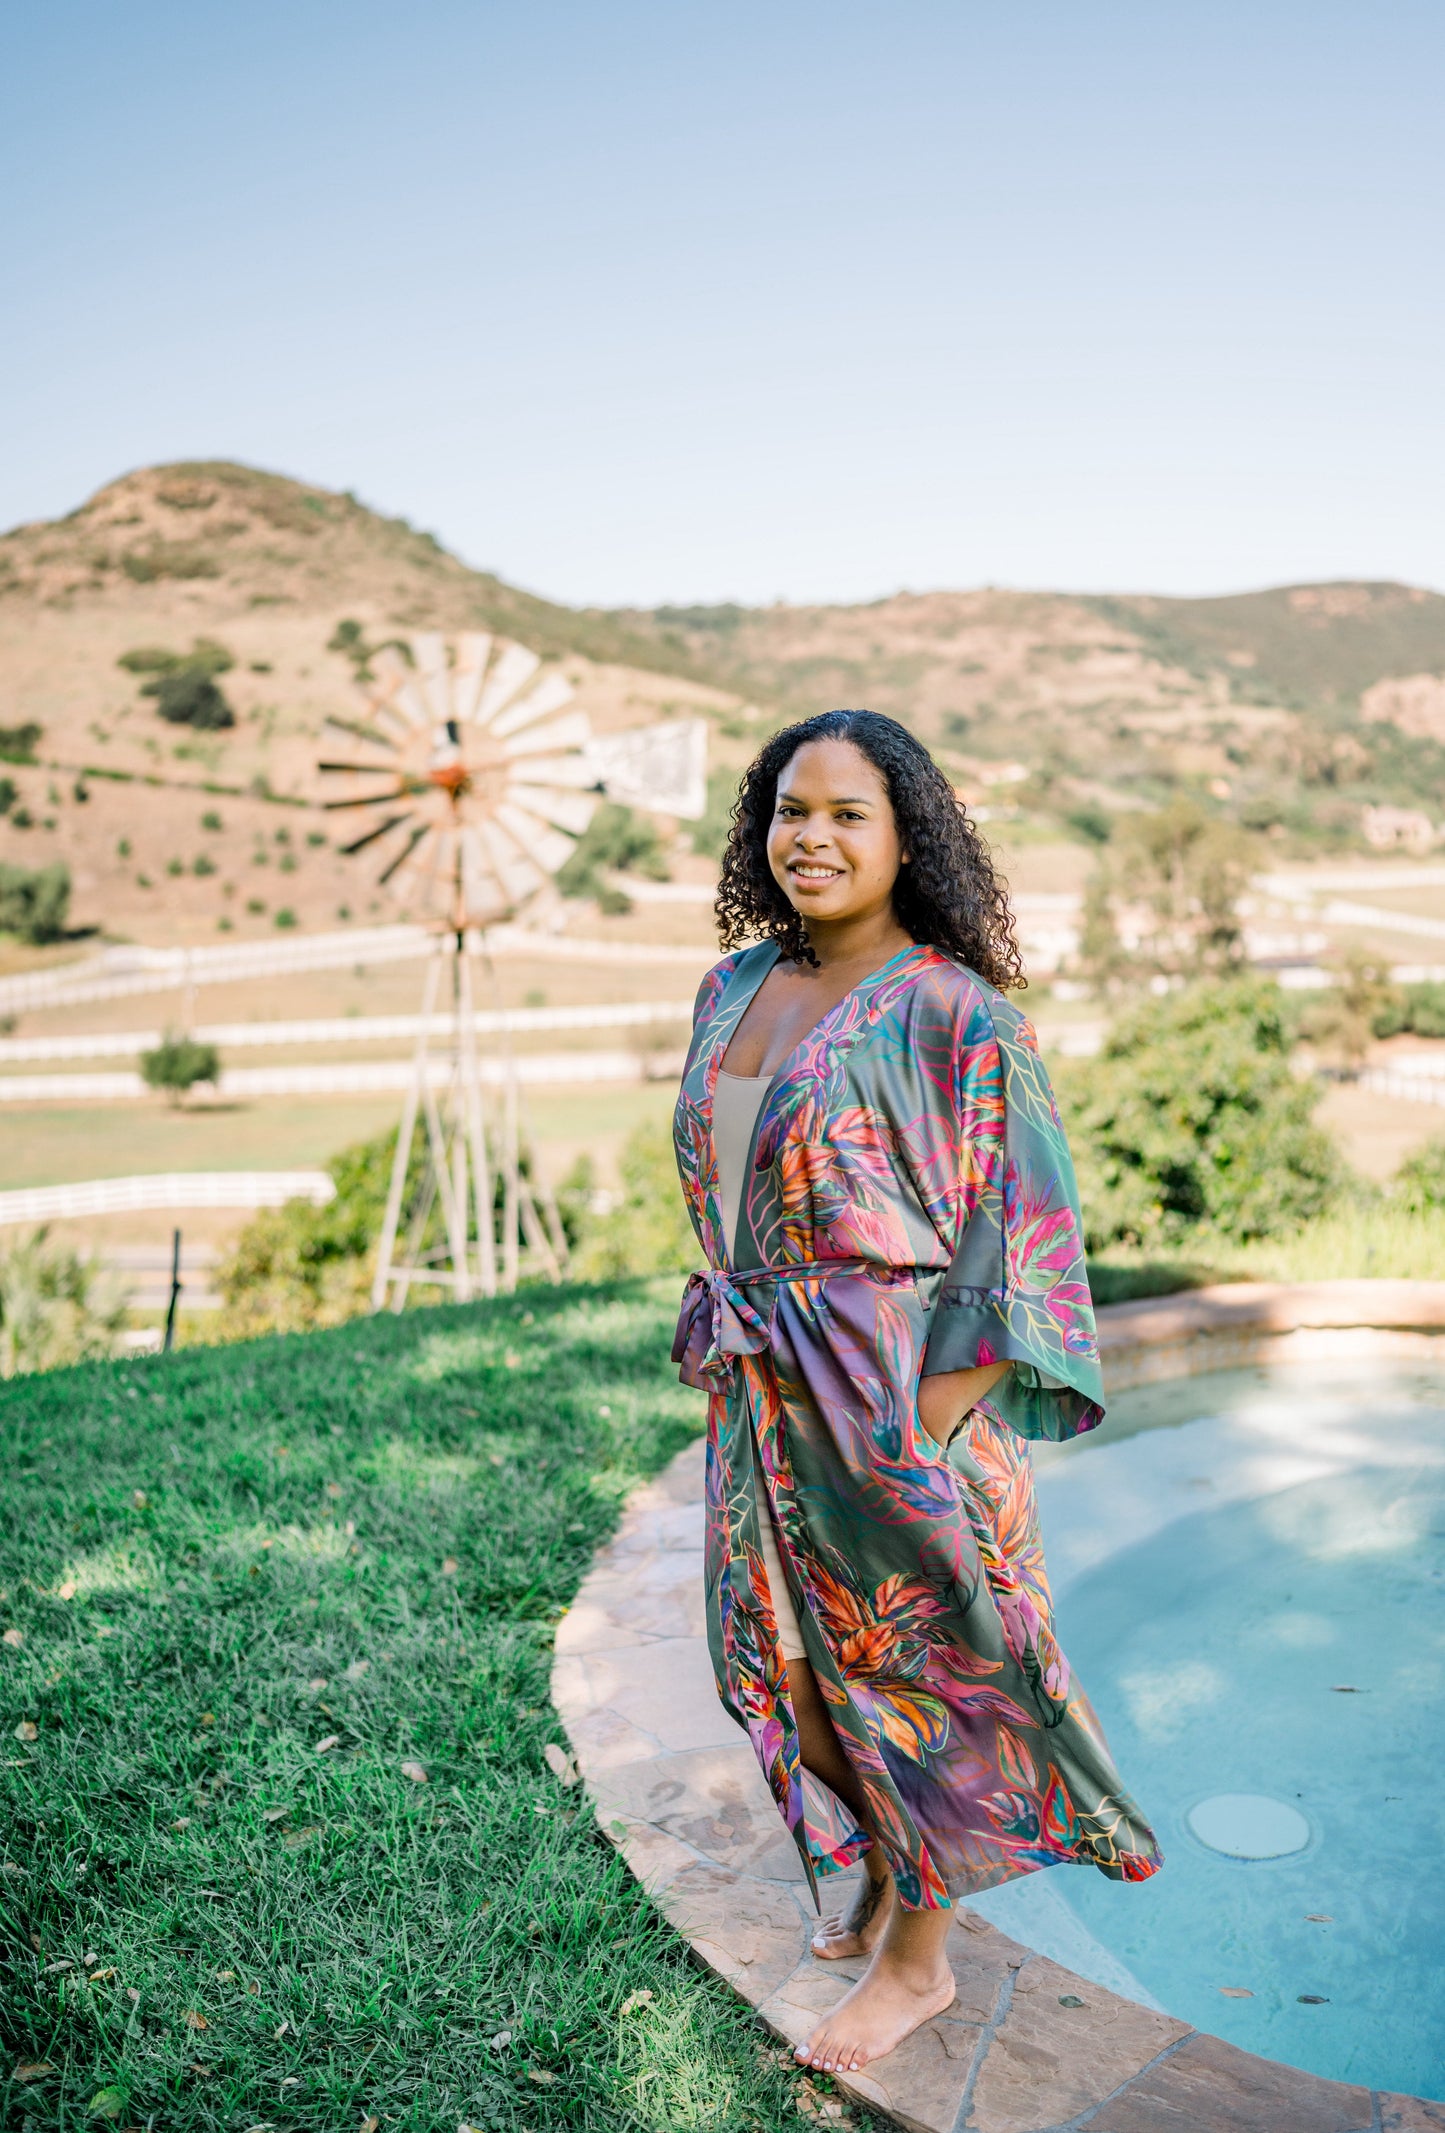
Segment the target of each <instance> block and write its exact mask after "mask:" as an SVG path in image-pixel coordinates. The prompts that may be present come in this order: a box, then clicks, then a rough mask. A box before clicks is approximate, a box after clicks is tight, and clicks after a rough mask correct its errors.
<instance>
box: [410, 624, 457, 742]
mask: <svg viewBox="0 0 1445 2133" xmlns="http://www.w3.org/2000/svg"><path fill="white" fill-rule="evenodd" d="M411 655H412V658H413V659H414V660H415V661H416V673H417V686H418V687H419V689H420V691H421V697H422V702H423V703H424V704H425V705H426V707H427V711H428V712H429V714H430V716H431V720H432V723H433V724H434V725H437V726H442V725H445V723H446V721H447V720H448V719H449V718H450V717H451V715H452V675H451V668H450V666H449V665H448V664H447V641H446V638H445V637H444V636H443V635H442V633H441V631H440V630H416V631H414V632H413V633H412V639H411Z"/></svg>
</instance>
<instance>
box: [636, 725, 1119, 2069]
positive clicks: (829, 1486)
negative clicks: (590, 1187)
mask: <svg viewBox="0 0 1445 2133" xmlns="http://www.w3.org/2000/svg"><path fill="white" fill-rule="evenodd" d="M717 909H718V917H719V923H720V930H721V934H722V941H723V945H724V947H725V948H726V947H733V946H734V944H735V943H737V942H739V941H741V940H745V939H749V938H753V939H754V940H756V937H757V936H759V935H761V936H762V938H761V940H760V941H757V944H756V945H754V946H753V947H750V948H745V949H743V950H741V951H740V952H735V953H732V954H729V955H725V956H724V958H723V960H722V961H721V962H720V963H719V964H718V965H717V966H716V968H715V969H714V970H712V971H711V972H710V974H709V975H708V977H707V978H706V979H705V980H704V982H703V985H702V989H701V991H700V993H699V995H698V1001H697V1010H696V1016H695V1023H694V1030H693V1039H692V1045H691V1049H690V1051H689V1054H688V1061H687V1066H686V1069H685V1071H684V1075H683V1082H682V1092H681V1095H680V1098H679V1101H678V1107H677V1114H676V1120H675V1134H676V1143H677V1154H678V1165H679V1168H680V1170H681V1173H682V1181H683V1189H684V1191H685V1193H686V1196H687V1200H688V1205H689V1208H690V1211H691V1214H692V1219H693V1223H694V1225H695V1227H696V1229H697V1232H698V1236H699V1238H700V1240H701V1242H702V1245H703V1248H704V1250H705V1252H706V1254H707V1259H708V1264H709V1269H710V1271H709V1272H708V1273H707V1274H706V1275H703V1274H695V1275H693V1276H692V1278H691V1280H690V1281H689V1283H688V1288H687V1293H686V1295H685V1296H684V1299H683V1311H682V1317H681V1319H680V1321H679V1325H678V1337H677V1342H676V1345H675V1347H674V1351H673V1352H674V1356H675V1358H676V1360H677V1361H679V1362H680V1363H681V1364H682V1372H681V1375H682V1377H683V1379H684V1381H685V1382H686V1383H688V1384H691V1385H701V1386H705V1387H707V1388H708V1390H709V1391H710V1393H711V1398H710V1401H709V1413H708V1464H707V1476H708V1479H707V1503H708V1541H707V1573H706V1575H707V1609H708V1636H709V1644H710V1647H711V1650H712V1656H713V1663H714V1666H715V1668H716V1671H717V1679H718V1688H719V1693H720V1694H721V1696H722V1699H723V1702H724V1704H725V1705H726V1707H727V1708H728V1710H729V1711H730V1712H731V1713H732V1715H733V1716H734V1717H735V1718H736V1719H737V1720H738V1723H739V1724H740V1725H742V1726H744V1727H745V1728H746V1729H747V1731H748V1733H749V1735H750V1736H751V1738H752V1742H753V1746H754V1748H755V1750H756V1751H757V1755H758V1760H759V1762H760V1763H761V1764H762V1767H763V1771H764V1774H765V1775H766V1777H767V1780H768V1783H769V1786H770V1787H771V1789H772V1793H773V1797H774V1799H775V1800H776V1802H777V1805H778V1808H779V1810H780V1811H781V1813H782V1815H783V1817H784V1819H785V1820H786V1822H787V1824H788V1826H789V1828H790V1829H791V1830H792V1832H793V1834H794V1837H795V1838H796V1840H797V1843H798V1847H799V1850H800V1852H801V1853H802V1857H803V1862H804V1866H805V1868H806V1870H807V1873H808V1876H809V1881H810V1883H811V1884H812V1886H813V1889H814V1894H815V1897H816V1892H817V1884H816V1879H815V1877H816V1876H817V1875H819V1874H826V1873H831V1872H836V1871H838V1870H839V1869H841V1868H844V1867H848V1866H851V1865H853V1864H854V1863H855V1862H856V1861H857V1860H859V1859H860V1858H861V1859H862V1860H863V1861H864V1864H865V1868H866V1871H865V1875H864V1879H863V1882H862V1884H861V1888H860V1891H859V1894H858V1897H857V1899H856V1901H855V1902H854V1903H853V1905H852V1907H851V1908H850V1909H849V1910H848V1911H847V1912H846V1913H843V1914H840V1915H838V1916H836V1917H833V1918H830V1919H828V1920H827V1921H826V1922H825V1923H824V1924H823V1925H822V1926H821V1928H820V1929H819V1932H818V1934H817V1936H816V1937H815V1939H814V1941H813V1948H814V1952H815V1953H816V1954H817V1955H819V1956H821V1957H823V1958H825V1959H836V1958H838V1957H840V1956H848V1955H856V1954H859V1953H867V1954H869V1955H870V1956H871V1961H870V1963H869V1965H868V1968H867V1971H866V1973H865V1975H864V1976H863V1977H862V1978H861V1979H860V1981H859V1982H858V1983H857V1984H856V1985H855V1986H854V1987H853V1989H852V1991H850V1992H849V1993H848V1994H847V1995H846V1996H845V1997H844V1998H843V1999H842V2000H841V2001H840V2002H839V2004H838V2005H837V2006H836V2007H835V2008H834V2009H833V2011H832V2012H831V2013H830V2014H829V2015H827V2016H826V2017H825V2018H824V2019H823V2020H822V2021H821V2022H820V2023H819V2024H818V2026H817V2028H816V2029H815V2030H814V2032H813V2034H812V2035H811V2036H810V2037H809V2038H808V2039H807V2040H806V2041H805V2042H804V2043H803V2044H801V2045H800V2046H799V2047H798V2053H797V2056H798V2057H799V2058H800V2059H802V2060H806V2061H807V2062H808V2063H809V2064H811V2065H812V2066H814V2067H818V2068H822V2069H826V2070H828V2071H834V2070H844V2069H856V2068H858V2067H861V2066H865V2065H866V2064H867V2063H868V2062H869V2061H870V2060H872V2059H877V2058H881V2057H883V2056H884V2054H886V2053H887V2052H890V2051H892V2050H893V2049H894V2048H895V2047H896V2046H897V2045H898V2044H900V2043H901V2042H902V2040H903V2039H904V2037H906V2036H907V2035H908V2034H909V2033H910V2031H912V2030H913V2029H915V2028H917V2027H918V2026H919V2024H920V2023H922V2022H925V2021H927V2020H929V2019H930V2018H931V2017H932V2016H933V2015H935V2014H938V2013H941V2012H942V2010H943V2009H944V2008H945V2007H947V2006H948V2005H949V2003H950V2002H951V2000H952V1998H953V1994H954V1987H953V1979H952V1975H951V1973H950V1970H949V1966H948V1962H947V1959H946V1955H945V1941H946V1938H947V1933H948V1927H949V1923H950V1918H951V1905H952V1903H953V1901H954V1900H955V1899H957V1898H960V1897H967V1896H969V1895H970V1894H972V1893H974V1892H975V1891H978V1890H981V1889H987V1888H992V1887H994V1886H995V1885H996V1884H997V1883H999V1882H1002V1881H1007V1880H1010V1879H1012V1878H1013V1877H1014V1876H1015V1875H1018V1874H1026V1873H1031V1872H1033V1871H1034V1870H1035V1869H1036V1868H1038V1867H1043V1866H1051V1865H1054V1864H1056V1863H1057V1862H1060V1861H1063V1860H1074V1861H1082V1862H1084V1863H1087V1864H1091V1865H1093V1866H1096V1867H1098V1868H1099V1869H1100V1870H1101V1871H1102V1872H1103V1873H1105V1874H1108V1875H1110V1876H1111V1877H1112V1878H1114V1879H1116V1880H1123V1881H1135V1880H1142V1879H1144V1878H1145V1877H1146V1876H1147V1875H1149V1874H1152V1873H1153V1872H1154V1871H1155V1870H1156V1868H1157V1867H1158V1866H1159V1864H1160V1854H1159V1850H1158V1847H1157V1845H1156V1843H1155V1840H1154V1836H1153V1832H1152V1831H1151V1830H1150V1828H1149V1826H1148V1824H1147V1823H1146V1822H1145V1821H1144V1820H1143V1819H1142V1817H1141V1815H1140V1813H1139V1810H1138V1808H1137V1807H1136V1806H1135V1804H1134V1802H1133V1801H1132V1800H1131V1799H1130V1797H1129V1795H1128V1794H1127V1793H1126V1792H1125V1791H1124V1790H1123V1789H1122V1786H1121V1785H1120V1782H1119V1779H1118V1776H1117V1774H1116V1772H1115V1770H1114V1767H1113V1764H1112V1762H1111V1761H1110V1758H1109V1751H1108V1748H1107V1745H1106V1743H1105V1741H1104V1738H1103V1735H1102V1733H1101V1731H1100V1729H1099V1724H1098V1721H1097V1719H1096V1718H1095V1716H1094V1713H1093V1711H1092V1710H1091V1708H1090V1706H1089V1703H1088V1701H1087V1699H1086V1698H1085V1697H1084V1695H1083V1694H1082V1692H1081V1691H1080V1690H1079V1688H1078V1687H1077V1686H1076V1685H1074V1684H1072V1683H1071V1681H1070V1677H1069V1668H1068V1662H1067V1661H1066V1659H1065V1658H1064V1655H1063V1653H1062V1652H1061V1651H1060V1650H1059V1648H1058V1645H1057V1644H1056V1643H1055V1641H1054V1637H1053V1633H1052V1630H1051V1627H1050V1612H1051V1600H1050V1594H1049V1587H1048V1581H1047V1576H1046V1573H1045V1569H1044V1561H1043V1554H1042V1550H1041V1547H1040V1543H1039V1535H1038V1527H1037V1521H1036V1518H1035V1512H1034V1500H1033V1475H1032V1468H1031V1465H1030V1461H1029V1455H1028V1451H1027V1449H1026V1443H1025V1442H1024V1441H1021V1440H1027V1439H1029V1438H1032V1437H1051V1438H1062V1437H1070V1436H1073V1435H1075V1434H1076V1433H1077V1432H1078V1431H1080V1430H1085V1429H1091V1428H1093V1427H1094V1425H1095V1424H1096V1423H1097V1422H1098V1421H1099V1420H1100V1417H1101V1415H1102V1412H1103V1409H1102V1404H1101V1402H1102V1387H1101V1383H1100V1377H1099V1362H1098V1349H1097V1346H1096V1343H1095V1338H1094V1321H1093V1312H1092V1308H1091V1305H1090V1300H1089V1290H1088V1284H1087V1281H1086V1279H1085V1274H1084V1265H1083V1254H1082V1246H1081V1241H1080V1230H1079V1217H1078V1206H1077V1196H1076V1192H1075V1187H1074V1180H1073V1172H1072V1168H1071V1166H1070V1162H1069V1156H1068V1150H1067V1147H1066V1144H1065V1141H1064V1135H1063V1130H1062V1127H1061V1126H1060V1124H1059V1118H1058V1113H1057V1111H1056V1109H1055V1107H1054V1102H1053V1097H1052V1094H1051V1092H1050V1089H1049V1084H1048V1078H1047V1076H1046V1074H1045V1072H1044V1068H1043V1065H1042V1062H1041V1061H1040V1058H1039V1054H1038V1049H1037V1045H1036V1042H1035V1039H1034V1034H1033V1031H1032V1029H1031V1028H1030V1026H1029V1024H1028V1023H1027V1022H1026V1021H1025V1020H1024V1018H1023V1016H1022V1015H1020V1014H1019V1013H1018V1011H1017V1010H1016V1009H1015V1008H1014V1007H1013V1006H1011V1005H1010V1003H1009V1002H1008V1001H1007V1000H1006V999H1005V998H1004V997H1003V993H1002V988H1004V987H1006V986H1011V985H1016V984H1018V983H1020V982H1021V976H1020V969H1019V957H1018V950H1017V947H1016V945H1015V943H1014V939H1013V933H1012V922H1011V920H1010V917H1009V912H1008V906H1007V902H1006V899H1005V894H1004V890H1003V886H1002V884H1001V883H1000V882H999V880H998V878H997V876H996V875H995V874H994V872H993V869H992V866H991V864H990V862H989V858H988V855H987V852H986V850H985V849H984V847H983V845H982V844H981V843H980V841H979V839H978V837H977V836H976V834H975V832H974V830H973V829H972V827H971V826H970V825H969V823H968V821H967V820H966V818H965V816H964V813H963V811H962V809H961V808H960V807H959V805H958V802H957V800H956V798H955V796H954V793H953V790H952V788H951V786H950V785H949V784H948V782H947V780H946V779H945V778H944V776H943V774H942V772H941V771H940V770H939V769H938V767H937V765H936V764H935V763H934V762H933V760H932V758H931V757H930V756H929V754H928V753H927V751H926V750H925V749H924V748H923V747H921V746H920V744H919V743H918V742H917V741H916V740H914V739H913V737H912V736H911V735H910V734H909V733H908V732H907V731H906V730H905V729H904V728H903V727H902V726H899V725H897V724H896V723H895V722H894V721H893V720H892V719H889V718H883V717H880V716H878V715H877V714H875V713H873V712H869V711H829V712H824V713H821V714H820V715H819V716H818V717H816V718H810V719H807V720H805V721H804V722H803V723H802V724H801V725H796V726H791V727H789V728H788V729H787V730H786V731H785V732H782V733H779V734H778V735H777V736H776V737H775V738H774V739H773V740H771V741H769V742H768V744H767V746H766V747H765V748H764V749H763V751H762V753H761V754H760V755H759V757H758V758H757V761H756V762H755V763H754V764H753V766H752V768H751V769H750V770H749V771H748V773H747V776H746V778H745V779H744V781H743V786H742V791H741V795H740V798H739V801H738V806H737V811H736V818H735V821H734V824H733V829H732V833H731V835H730V837H729V840H728V848H727V853H726V856H725V858H724V861H723V870H722V884H721V888H720V890H719V894H718V902H717Z"/></svg>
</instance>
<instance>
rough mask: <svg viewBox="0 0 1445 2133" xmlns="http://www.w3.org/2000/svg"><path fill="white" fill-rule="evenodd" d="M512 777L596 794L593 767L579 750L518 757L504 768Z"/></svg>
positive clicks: (597, 786)
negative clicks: (558, 753)
mask: <svg viewBox="0 0 1445 2133" xmlns="http://www.w3.org/2000/svg"><path fill="white" fill-rule="evenodd" d="M507 769H508V773H509V775H510V776H511V777H513V778H520V779H521V780H522V782H523V783H524V784H528V785H565V786H568V787H570V788H571V789H572V790H573V791H574V792H600V791H601V790H602V780H601V778H600V777H599V776H598V774H597V766H596V764H595V763H593V762H592V761H591V759H590V757H588V756H587V755H586V754H585V753H584V752H583V751H582V750H581V749H574V750H572V751H571V752H570V753H568V754H564V755H519V756H514V757H513V758H512V760H511V762H510V763H509V764H508V765H507Z"/></svg>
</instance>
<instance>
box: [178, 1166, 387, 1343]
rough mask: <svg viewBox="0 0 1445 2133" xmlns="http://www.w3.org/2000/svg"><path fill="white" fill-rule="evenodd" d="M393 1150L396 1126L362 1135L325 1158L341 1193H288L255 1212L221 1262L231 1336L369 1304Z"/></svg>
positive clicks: (219, 1276)
mask: <svg viewBox="0 0 1445 2133" xmlns="http://www.w3.org/2000/svg"><path fill="white" fill-rule="evenodd" d="M395 1151H396V1133H395V1131H394V1130H393V1131H392V1132H390V1133H382V1134H378V1135H377V1136H376V1138H375V1139H374V1140H369V1141H359V1142H357V1143H356V1145H355V1146H353V1147H350V1148H345V1149H343V1150H342V1152H341V1154H340V1155H338V1156H335V1157H333V1159H332V1160H331V1162H329V1163H328V1164H327V1166H326V1167H327V1170H328V1171H329V1172H330V1175H331V1182H332V1183H333V1185H335V1187H336V1197H335V1199H334V1200H331V1201H329V1202H328V1204H327V1205H326V1206H325V1207H314V1206H312V1204H311V1202H310V1201H309V1200H288V1201H287V1202H286V1204H285V1206H284V1207H268V1208H265V1209H263V1210H262V1212H261V1213H260V1214H258V1215H254V1216H253V1217H252V1219H251V1220H250V1221H249V1222H248V1223H247V1224H246V1226H245V1228H244V1229H243V1230H242V1231H241V1234H240V1236H239V1237H238V1238H237V1239H236V1242H235V1244H234V1246H233V1247H232V1250H231V1252H230V1255H229V1257H228V1258H226V1259H225V1260H223V1261H222V1262H221V1264H220V1265H219V1266H218V1267H217V1269H216V1275H215V1281H216V1287H217V1288H218V1289H219V1290H220V1292H221V1295H222V1296H223V1297H224V1298H225V1302H226V1314H225V1319H224V1321H223V1324H222V1327H221V1331H222V1332H223V1333H224V1334H225V1335H226V1336H227V1337H228V1338H232V1339H244V1338H246V1337H247V1336H249V1335H251V1334H254V1333H297V1332H300V1331H302V1330H304V1329H305V1328H307V1327H310V1326H337V1325H340V1324H342V1322H343V1321H344V1320H346V1319H348V1318H355V1317H356V1316H357V1314H358V1313H359V1312H362V1311H364V1310H366V1308H367V1305H368V1303H369V1300H370V1292H371V1274H372V1267H371V1253H372V1250H373V1249H374V1247H375V1244H376V1240H377V1238H378V1236H379V1235H380V1234H381V1220H382V1215H383V1213H384V1212H385V1209H386V1189H387V1185H388V1183H389V1182H390V1178H391V1164H392V1157H393V1155H394V1154H395Z"/></svg>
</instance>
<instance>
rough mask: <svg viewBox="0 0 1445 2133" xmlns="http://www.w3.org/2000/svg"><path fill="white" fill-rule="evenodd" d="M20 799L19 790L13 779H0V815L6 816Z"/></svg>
mask: <svg viewBox="0 0 1445 2133" xmlns="http://www.w3.org/2000/svg"><path fill="white" fill-rule="evenodd" d="M19 798H20V788H19V786H18V785H17V784H16V783H15V780H14V779H13V778H0V815H8V814H9V812H10V810H11V808H12V807H13V806H14V805H15V802H16V801H17V800H18V799H19Z"/></svg>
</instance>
